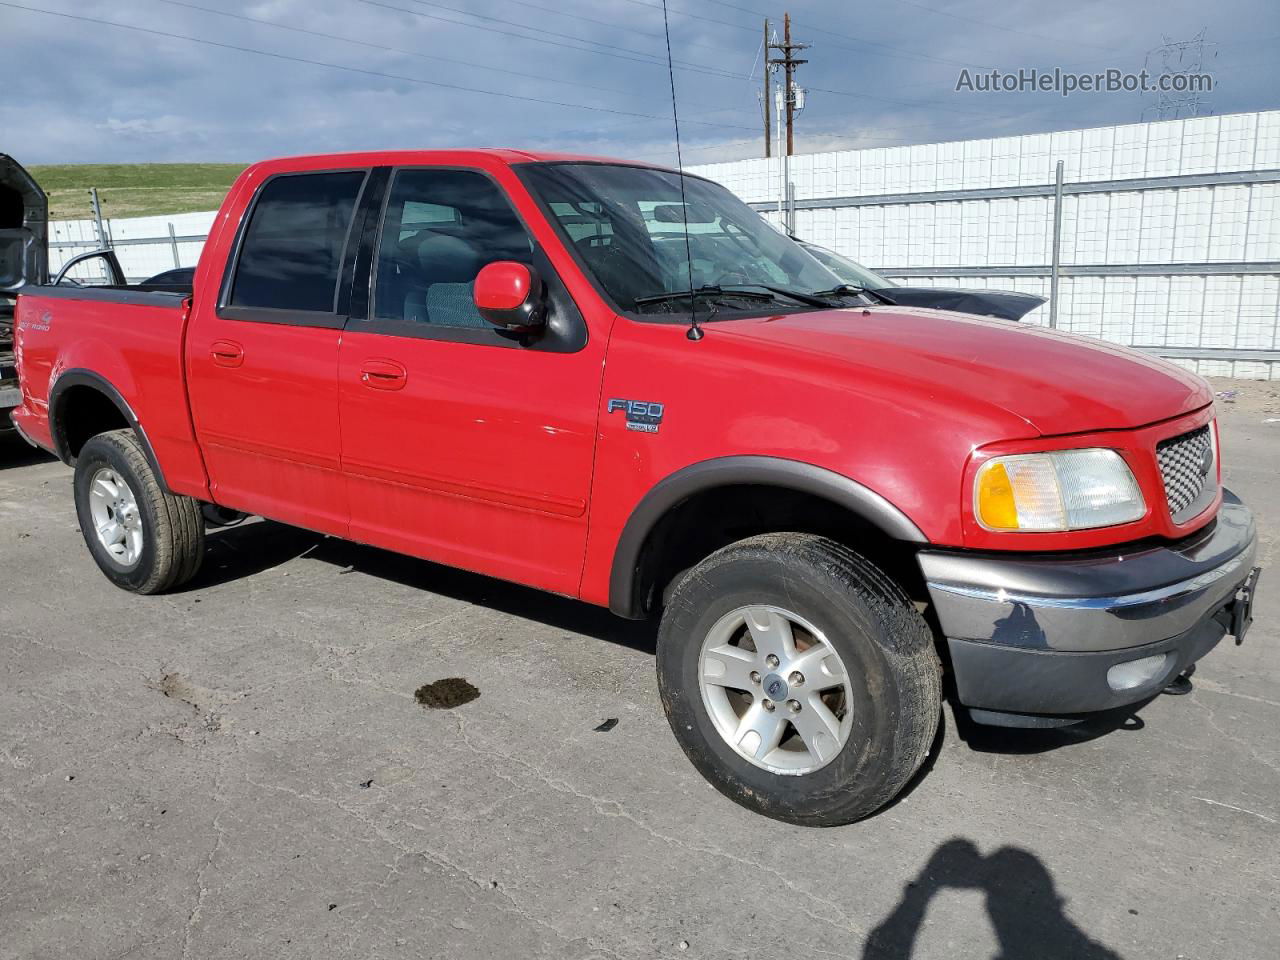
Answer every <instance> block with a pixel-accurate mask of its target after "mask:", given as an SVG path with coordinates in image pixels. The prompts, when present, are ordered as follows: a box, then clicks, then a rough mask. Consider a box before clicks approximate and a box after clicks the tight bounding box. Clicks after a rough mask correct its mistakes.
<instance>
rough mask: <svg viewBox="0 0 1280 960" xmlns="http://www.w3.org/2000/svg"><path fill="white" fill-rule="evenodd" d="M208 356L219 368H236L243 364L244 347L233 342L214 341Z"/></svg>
mask: <svg viewBox="0 0 1280 960" xmlns="http://www.w3.org/2000/svg"><path fill="white" fill-rule="evenodd" d="M209 356H211V357H213V362H214V363H216V364H217V365H218V366H220V367H238V366H240V365H241V364H242V363H244V347H242V346H240V344H238V343H236V342H235V341H233V340H215V341H213V346H211V347H210V348H209Z"/></svg>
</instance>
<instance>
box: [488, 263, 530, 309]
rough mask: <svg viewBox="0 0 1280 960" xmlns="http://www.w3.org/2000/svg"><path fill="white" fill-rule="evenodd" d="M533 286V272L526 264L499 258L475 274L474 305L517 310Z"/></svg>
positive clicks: (527, 297)
mask: <svg viewBox="0 0 1280 960" xmlns="http://www.w3.org/2000/svg"><path fill="white" fill-rule="evenodd" d="M533 288H534V282H533V272H532V271H531V270H530V269H529V268H528V267H527V266H525V265H524V264H523V263H516V262H515V261H514V260H499V261H497V262H496V263H490V264H487V265H486V266H485V267H484V268H482V269H481V271H480V272H479V273H478V274H476V284H475V301H476V306H477V307H479V308H480V309H481V310H482V311H483V310H503V311H505V310H518V309H519V308H520V307H521V306H523V305H524V304H525V302H526V301H527V300H528V299H529V295H530V293H532V292H533Z"/></svg>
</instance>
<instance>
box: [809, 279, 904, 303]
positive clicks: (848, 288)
mask: <svg viewBox="0 0 1280 960" xmlns="http://www.w3.org/2000/svg"><path fill="white" fill-rule="evenodd" d="M860 293H863V294H866V295H867V296H868V297H875V298H876V299H877V300H879V301H880V302H881V303H886V304H890V305H892V304H893V303H894V301H893V300H891V299H889V298H888V297H886V296H885V295H884V294H883V293H881V292H880V291H879V290H872V289H871V288H870V287H859V286H855V285H854V284H852V283H842V284H840V286H838V287H832V288H831V289H830V290H818V291H815V292H814V294H813V296H815V297H841V296H850V297H851V296H857V295H858V294H860Z"/></svg>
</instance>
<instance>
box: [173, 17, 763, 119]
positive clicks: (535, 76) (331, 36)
mask: <svg viewBox="0 0 1280 960" xmlns="http://www.w3.org/2000/svg"><path fill="white" fill-rule="evenodd" d="M156 2H157V3H164V4H168V5H169V6H173V7H184V8H186V9H188V10H199V11H201V12H203V13H208V14H212V15H213V16H218V17H226V18H228V19H231V20H240V21H243V22H244V23H252V24H258V25H260V26H264V27H273V28H274V29H276V30H287V31H289V32H290V33H298V34H303V35H305V36H310V37H321V38H323V39H325V40H333V41H335V42H338V43H348V44H353V45H355V46H358V47H367V48H369V49H371V50H384V51H386V52H388V53H398V54H402V55H404V56H407V57H416V58H417V59H419V60H427V61H430V62H433V63H435V62H440V63H456V64H458V65H459V66H464V67H471V68H473V69H476V70H489V71H491V72H493V73H504V74H508V75H510V76H513V77H520V78H522V79H526V80H529V79H532V80H544V81H546V82H547V83H556V84H560V85H562V86H566V87H573V88H574V89H577V90H581V89H582V84H581V82H579V81H576V80H562V79H559V78H557V77H548V76H547V75H545V74H539V73H529V72H528V71H526V70H504V69H503V68H502V67H495V66H491V65H489V64H487V63H473V62H472V61H469V60H458V59H455V58H452V57H443V56H440V55H438V54H434V53H419V52H418V51H415V50H405V49H404V48H402V47H391V46H387V45H385V44H381V43H372V42H370V41H368V40H357V39H355V38H354V37H343V36H339V35H338V34H336V33H324V32H322V31H319V30H308V29H306V28H305V27H295V26H293V25H291V24H287V23H278V22H277V21H275V20H263V19H261V18H259V17H250V16H248V15H246V14H239V13H228V12H227V11H225V10H215V9H214V8H212V7H205V6H201V5H200V4H197V3H187V2H185V0H156ZM528 39H531V40H532V39H534V38H532V37H530V38H528ZM587 52H594V51H587ZM593 89H595V90H602V91H607V92H609V93H621V94H624V95H626V94H631V93H634V92H635V89H634V88H632V89H630V90H624V89H622V88H621V87H599V86H597V87H593ZM686 102H687V103H690V104H693V105H694V106H699V107H704V108H706V109H708V110H711V111H713V112H724V111H727V110H735V111H736V110H742V109H743V108H741V107H724V106H720V105H719V104H710V103H707V102H705V101H699V100H689V101H686ZM744 112H745V111H744Z"/></svg>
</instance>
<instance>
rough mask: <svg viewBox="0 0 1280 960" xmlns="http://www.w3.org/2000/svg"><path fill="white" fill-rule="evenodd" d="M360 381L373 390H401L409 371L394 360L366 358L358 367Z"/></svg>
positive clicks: (407, 380)
mask: <svg viewBox="0 0 1280 960" xmlns="http://www.w3.org/2000/svg"><path fill="white" fill-rule="evenodd" d="M360 382H361V383H363V384H364V385H365V386H366V387H371V388H372V389H374V390H403V389H404V385H405V384H406V383H408V382H409V371H407V370H406V369H405V368H404V366H403V365H401V364H399V363H396V362H395V361H394V360H366V361H365V362H364V364H363V365H362V366H361V367H360Z"/></svg>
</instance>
